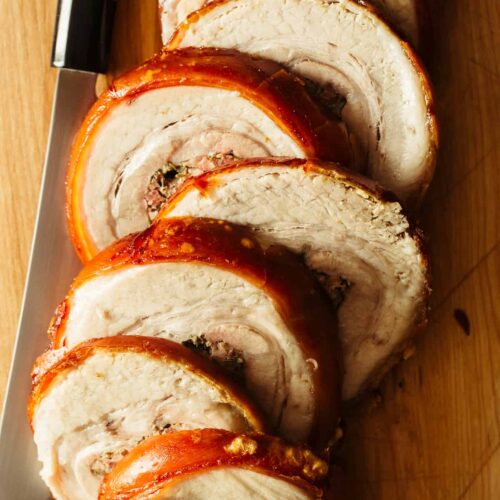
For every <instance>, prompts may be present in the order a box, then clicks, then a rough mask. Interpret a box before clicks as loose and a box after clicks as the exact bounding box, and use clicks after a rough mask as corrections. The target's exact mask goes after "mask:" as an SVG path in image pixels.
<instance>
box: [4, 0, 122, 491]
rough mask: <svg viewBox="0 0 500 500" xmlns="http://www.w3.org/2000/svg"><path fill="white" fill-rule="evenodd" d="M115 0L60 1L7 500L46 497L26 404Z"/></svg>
mask: <svg viewBox="0 0 500 500" xmlns="http://www.w3.org/2000/svg"><path fill="white" fill-rule="evenodd" d="M114 11H115V1H114V0H60V1H59V3H58V9H57V19H56V29H55V34H54V43H53V50H52V66H54V67H56V68H58V69H59V72H58V73H59V74H58V77H57V85H56V90H55V94H54V100H53V107H52V118H51V127H50V133H49V140H48V146H47V154H46V158H45V167H44V171H43V177H42V187H41V193H40V199H39V203H38V212H37V219H36V225H35V234H34V238H33V244H32V249H31V257H30V263H29V267H28V275H27V280H26V285H25V290H24V297H23V302H22V306H21V316H20V321H19V327H18V331H17V337H16V345H15V348H14V357H13V362H12V365H11V369H10V375H9V383H8V386H7V392H6V397H5V401H4V411H3V415H2V421H1V425H0V492H1V495H0V496H1V498H8V499H9V500H26V499H29V500H38V499H40V500H46V499H47V498H48V492H47V488H46V487H45V486H44V485H43V482H42V481H41V479H40V476H39V470H40V464H39V463H38V461H37V458H36V450H35V446H34V444H33V437H32V434H31V430H30V429H29V426H28V420H27V416H26V403H27V401H28V397H29V393H30V388H31V384H30V372H31V368H32V365H33V362H34V360H35V359H36V357H37V356H38V355H40V354H41V353H42V352H43V351H44V350H45V349H46V348H47V345H48V341H47V336H46V333H45V332H46V331H47V326H48V324H49V321H50V318H51V316H52V314H53V312H54V309H55V307H56V306H57V303H58V302H59V301H60V300H61V299H62V298H63V297H64V295H65V293H66V291H67V289H68V286H69V284H70V282H71V280H72V279H73V277H74V276H75V274H76V273H77V272H78V270H79V269H80V263H79V262H78V260H77V258H76V256H75V253H74V251H73V248H72V247H71V243H70V240H69V237H68V234H67V231H66V220H65V209H64V206H65V177H66V167H67V164H68V159H69V152H70V148H71V144H72V141H73V137H74V136H75V134H76V131H77V130H78V128H79V126H80V124H81V122H82V120H83V118H84V116H85V114H86V113H87V111H88V110H89V108H90V106H91V105H92V103H93V102H94V101H95V99H96V95H95V84H96V78H97V74H98V73H100V72H105V71H106V65H107V60H108V54H109V48H110V40H111V31H112V22H113V16H114Z"/></svg>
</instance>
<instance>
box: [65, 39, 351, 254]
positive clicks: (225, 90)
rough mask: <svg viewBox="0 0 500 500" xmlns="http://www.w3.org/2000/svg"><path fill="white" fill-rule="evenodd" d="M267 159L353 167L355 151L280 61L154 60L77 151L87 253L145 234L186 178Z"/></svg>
mask: <svg viewBox="0 0 500 500" xmlns="http://www.w3.org/2000/svg"><path fill="white" fill-rule="evenodd" d="M262 155H266V156H267V155H270V156H290V155H293V156H297V157H300V158H309V157H319V158H324V159H333V160H335V161H340V162H344V163H345V162H347V163H349V161H350V146H349V143H348V140H347V136H346V133H345V130H344V127H343V125H341V124H340V123H339V122H338V121H337V120H336V119H335V118H333V117H332V116H331V113H330V112H329V111H326V110H324V109H323V108H321V107H320V106H319V105H317V104H316V103H315V101H314V100H313V99H312V98H311V96H310V95H309V93H308V91H307V90H306V87H305V85H304V83H303V82H302V81H301V80H299V79H298V78H296V77H294V76H291V75H290V74H289V73H288V72H287V71H286V70H285V69H284V68H283V67H282V66H280V65H279V64H277V63H275V62H272V61H265V60H262V59H257V58H255V57H250V56H248V55H243V54H238V53H236V52H234V51H231V50H217V49H196V48H195V49H185V50H180V51H173V52H168V53H167V52H165V53H163V54H161V55H159V56H157V57H155V58H153V59H151V60H150V61H147V62H146V63H144V64H142V65H141V66H139V67H138V68H136V69H134V70H132V71H131V72H129V73H127V74H126V75H124V76H122V77H121V78H118V79H117V80H116V81H115V82H114V83H113V85H112V86H111V87H110V89H109V90H108V91H107V92H104V94H102V95H101V96H100V97H99V99H98V100H97V102H96V103H95V105H94V106H93V108H92V109H91V110H90V112H89V114H88V116H87V118H86V120H85V121H84V123H83V125H82V127H81V129H80V131H79V133H78V135H77V137H76V140H75V143H74V145H73V149H72V155H71V161H70V166H69V171H68V179H67V214H68V222H69V228H70V233H71V236H72V239H73V243H74V246H75V248H76V250H77V252H78V254H79V256H80V257H81V259H82V260H83V261H87V260H89V259H90V258H91V257H92V256H93V255H95V254H96V253H97V251H98V250H100V249H102V248H104V247H105V246H107V245H108V244H110V243H111V242H113V241H114V240H116V239H117V238H119V237H122V236H125V235H127V234H130V233H131V232H134V231H140V230H142V229H145V228H146V227H147V226H148V225H149V223H150V221H151V220H152V219H154V217H155V216H156V214H157V212H158V210H159V209H160V207H161V205H162V203H163V202H164V201H165V200H166V199H167V198H168V197H169V196H170V195H171V194H172V192H174V191H175V189H176V188H177V187H178V185H179V183H181V182H182V180H184V179H185V178H186V177H189V176H191V175H197V174H199V173H202V172H204V171H207V170H210V169H212V168H215V167H217V166H218V164H219V163H220V162H222V161H224V160H225V159H227V158H234V157H237V158H249V157H253V156H262Z"/></svg>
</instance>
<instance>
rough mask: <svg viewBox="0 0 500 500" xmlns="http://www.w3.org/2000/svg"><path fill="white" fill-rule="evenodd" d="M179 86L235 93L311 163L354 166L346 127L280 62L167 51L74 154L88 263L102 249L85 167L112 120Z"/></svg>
mask: <svg viewBox="0 0 500 500" xmlns="http://www.w3.org/2000/svg"><path fill="white" fill-rule="evenodd" d="M178 85H189V86H205V87H215V88H220V89H225V90H234V91H236V92H238V93H239V94H240V95H242V96H243V97H245V98H246V99H248V100H249V101H251V102H252V103H253V104H255V105H256V106H258V107H259V108H260V109H261V110H262V111H263V112H265V113H266V114H267V115H268V116H269V117H270V118H271V119H272V120H273V121H274V122H275V123H276V124H277V125H279V126H280V128H281V129H282V130H283V131H284V132H286V133H287V134H289V135H290V137H292V138H293V139H294V140H295V142H296V143H297V144H299V145H300V147H301V148H302V149H303V151H304V155H305V156H306V157H308V158H323V159H325V160H332V161H338V162H341V163H342V164H345V165H349V164H350V162H351V150H350V145H349V142H348V139H347V135H346V132H345V130H344V128H343V126H342V125H341V124H339V123H338V122H337V121H336V120H335V119H334V118H333V117H330V115H329V114H328V112H327V111H326V110H324V109H323V108H321V107H320V106H319V105H317V104H316V103H315V101H314V100H313V99H312V98H311V96H310V95H309V93H308V92H307V90H306V89H305V85H304V82H303V81H302V80H300V79H299V78H297V77H295V76H292V75H291V74H290V73H289V72H288V71H287V70H286V69H284V68H283V67H282V66H281V65H279V64H278V63H275V62H273V61H268V60H265V59H259V58H256V57H252V56H249V55H246V54H241V53H239V52H237V51H234V50H224V49H212V48H186V49H180V50H175V51H171V52H167V51H165V52H163V53H161V54H159V55H157V56H155V57H153V58H152V59H150V60H149V61H147V62H145V63H144V64H142V65H141V66H139V67H137V68H136V69H134V70H132V71H130V72H128V73H126V74H125V75H123V76H122V77H120V78H118V79H117V80H115V81H114V83H113V84H112V86H111V87H110V88H109V89H108V90H107V91H106V92H104V93H103V94H102V95H101V96H100V97H99V99H98V100H97V102H96V103H95V104H94V106H93V107H92V109H91V110H90V111H89V113H88V115H87V117H86V119H85V121H84V122H83V124H82V126H81V128H80V130H79V132H78V134H77V136H76V139H75V142H74V144H73V148H72V151H71V158H70V163H69V170H68V176H67V192H66V212H67V220H68V226H69V230H70V235H71V238H72V241H73V244H74V246H75V249H76V251H77V253H78V255H79V257H80V258H81V260H82V261H83V262H86V261H88V260H90V259H91V258H92V257H93V256H94V255H95V254H96V253H97V251H96V248H95V246H94V244H93V242H92V241H91V238H90V236H89V235H88V234H87V230H86V225H85V220H84V216H83V214H82V209H81V201H80V197H81V189H82V185H83V178H84V176H85V164H86V161H87V157H88V154H89V151H90V149H91V147H92V144H93V141H94V140H95V139H96V137H97V136H98V134H99V128H100V126H101V124H102V123H103V121H104V119H105V117H106V115H107V114H108V113H109V112H110V111H111V110H112V109H113V108H114V107H115V106H117V105H119V104H121V103H122V102H124V101H129V100H131V99H134V98H135V97H137V96H138V95H140V94H142V93H144V92H147V91H149V90H153V89H158V88H163V87H171V86H178Z"/></svg>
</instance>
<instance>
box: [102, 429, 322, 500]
mask: <svg viewBox="0 0 500 500" xmlns="http://www.w3.org/2000/svg"><path fill="white" fill-rule="evenodd" d="M327 471H328V467H327V464H326V462H324V461H323V460H321V459H320V458H318V457H316V456H315V455H314V454H313V453H311V451H310V450H308V449H307V448H304V447H301V446H300V447H299V446H292V445H289V444H287V443H285V442H283V441H281V440H279V439H277V438H273V437H269V436H266V435H264V434H238V433H235V432H227V431H222V430H216V429H202V430H194V431H184V432H176V433H172V434H169V435H166V436H159V437H156V438H151V439H149V440H147V441H145V442H144V443H142V444H140V445H139V446H138V447H137V448H135V449H134V450H132V451H131V453H130V454H129V455H128V456H127V457H125V458H124V459H123V460H122V461H121V462H120V463H118V465H117V466H116V467H115V469H114V470H113V471H112V472H111V473H110V474H108V475H107V476H106V477H105V478H104V480H103V483H102V486H101V492H100V496H99V499H100V500H112V499H113V500H114V499H123V500H125V499H127V500H139V499H145V498H148V499H151V500H153V499H158V500H159V499H167V498H186V499H187V498H189V499H191V500H197V499H200V500H201V499H203V500H210V499H221V500H225V499H230V498H231V499H233V498H234V499H236V498H238V499H240V498H241V499H250V498H255V499H257V498H267V499H281V500H306V499H314V498H321V497H322V491H321V488H320V487H319V486H318V485H319V484H321V481H322V480H323V479H324V478H325V476H326V473H327Z"/></svg>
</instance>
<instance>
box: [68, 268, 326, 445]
mask: <svg viewBox="0 0 500 500" xmlns="http://www.w3.org/2000/svg"><path fill="white" fill-rule="evenodd" d="M332 328H333V325H332ZM117 334H128V335H148V336H159V337H163V338H167V339H170V340H173V341H175V342H183V341H186V340H189V339H191V338H192V337H194V336H198V337H199V336H201V335H205V336H206V337H207V339H209V340H211V341H213V342H216V341H218V340H224V341H225V342H227V343H228V344H230V345H231V346H233V347H234V348H235V349H237V350H238V351H241V352H242V353H243V357H244V359H245V371H244V374H245V379H246V385H247V387H248V389H249V390H250V392H251V393H252V394H254V396H255V397H256V399H257V401H258V402H259V403H260V405H261V407H262V408H263V409H264V410H265V411H266V412H267V413H268V414H269V415H270V416H271V419H272V422H273V423H274V425H275V426H276V427H277V428H278V431H279V432H280V433H281V434H283V435H285V436H286V437H288V438H290V439H293V440H298V441H300V440H305V439H306V438H307V436H308V434H309V431H310V427H311V418H312V415H313V413H314V401H313V395H312V389H311V384H312V382H311V373H310V371H309V369H308V367H307V366H308V365H307V363H306V360H305V359H304V355H303V352H302V350H301V348H300V346H299V344H298V342H297V339H296V338H295V337H294V334H293V332H291V331H290V330H289V329H288V327H287V325H286V324H285V323H284V321H283V319H282V317H281V316H280V314H279V312H278V311H277V309H276V305H275V303H274V302H273V301H272V300H271V299H270V298H269V296H268V295H267V294H266V293H265V292H264V291H263V290H262V289H260V288H259V287H257V286H254V285H253V284H251V282H249V281H247V280H245V279H243V278H241V277H239V276H238V275H236V274H234V273H232V272H230V271H225V270H223V269H220V268H216V267H214V266H208V265H204V264H201V263H196V262H194V263H182V262H165V263H161V264H160V263H157V264H148V265H142V266H135V267H128V268H124V269H121V270H118V271H115V272H108V273H106V274H104V275H103V276H101V277H98V278H96V279H92V280H91V281H88V282H87V283H84V284H83V285H82V286H81V287H79V288H77V289H76V290H75V293H74V296H73V298H72V302H71V306H70V312H69V315H68V320H67V323H66V335H67V336H66V339H67V344H68V345H69V346H73V345H75V344H77V343H79V342H82V341H83V340H86V339H88V338H92V337H104V336H111V335H117Z"/></svg>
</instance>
